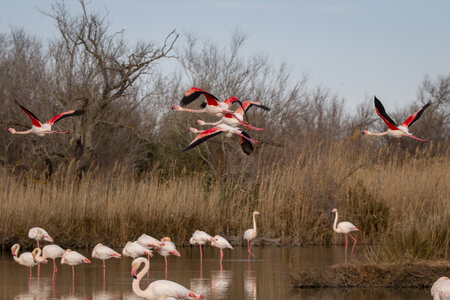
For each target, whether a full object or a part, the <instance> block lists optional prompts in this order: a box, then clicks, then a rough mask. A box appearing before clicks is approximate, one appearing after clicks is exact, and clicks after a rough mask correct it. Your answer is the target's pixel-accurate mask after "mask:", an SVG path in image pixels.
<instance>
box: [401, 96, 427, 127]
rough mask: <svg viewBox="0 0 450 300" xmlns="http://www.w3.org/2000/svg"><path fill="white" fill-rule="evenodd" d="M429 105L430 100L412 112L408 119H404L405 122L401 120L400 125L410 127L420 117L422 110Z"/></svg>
mask: <svg viewBox="0 0 450 300" xmlns="http://www.w3.org/2000/svg"><path fill="white" fill-rule="evenodd" d="M430 105H431V102H428V103H427V104H425V105H424V106H423V107H422V108H421V109H419V110H418V111H416V112H415V113H413V114H412V115H411V116H410V117H409V118H408V119H406V120H405V122H403V123H402V125H401V126H404V127H410V126H411V125H412V124H413V123H414V122H415V121H417V120H418V119H419V118H420V116H421V115H422V113H423V111H424V110H425V109H426V108H427V107H428V106H430Z"/></svg>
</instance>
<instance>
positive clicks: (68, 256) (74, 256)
mask: <svg viewBox="0 0 450 300" xmlns="http://www.w3.org/2000/svg"><path fill="white" fill-rule="evenodd" d="M82 263H86V264H90V263H91V261H90V260H89V259H87V258H86V257H84V256H83V255H82V254H80V253H78V252H77V251H72V250H70V249H67V250H66V251H65V252H64V254H63V255H62V258H61V264H67V265H70V266H72V283H73V282H75V269H74V266H76V265H79V264H82Z"/></svg>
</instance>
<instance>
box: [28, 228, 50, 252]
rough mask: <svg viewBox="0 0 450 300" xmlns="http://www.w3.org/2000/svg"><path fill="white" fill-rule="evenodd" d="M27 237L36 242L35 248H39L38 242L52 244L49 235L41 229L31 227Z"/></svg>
mask: <svg viewBox="0 0 450 300" xmlns="http://www.w3.org/2000/svg"><path fill="white" fill-rule="evenodd" d="M28 237H29V238H30V239H34V240H36V241H37V247H38V248H40V246H39V241H41V240H43V241H47V242H50V243H53V239H52V238H51V237H50V235H49V234H48V233H47V231H45V230H44V229H43V228H41V227H33V228H31V229H30V230H29V231H28Z"/></svg>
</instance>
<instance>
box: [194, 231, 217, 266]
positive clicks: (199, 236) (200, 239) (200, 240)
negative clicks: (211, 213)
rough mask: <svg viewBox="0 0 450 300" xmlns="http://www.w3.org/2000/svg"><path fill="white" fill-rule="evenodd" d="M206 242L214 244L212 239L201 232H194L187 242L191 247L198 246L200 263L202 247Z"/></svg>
mask: <svg viewBox="0 0 450 300" xmlns="http://www.w3.org/2000/svg"><path fill="white" fill-rule="evenodd" d="M206 242H214V239H213V238H212V237H211V236H210V235H209V234H207V233H206V232H204V231H201V230H196V231H195V232H194V234H192V237H191V239H190V240H189V243H190V244H191V245H195V244H198V246H199V247H200V261H201V260H202V257H203V253H202V245H204V244H206Z"/></svg>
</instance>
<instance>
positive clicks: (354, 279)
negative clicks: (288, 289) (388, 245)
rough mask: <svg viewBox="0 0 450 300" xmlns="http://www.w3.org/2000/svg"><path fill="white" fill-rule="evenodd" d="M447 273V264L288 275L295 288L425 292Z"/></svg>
mask: <svg viewBox="0 0 450 300" xmlns="http://www.w3.org/2000/svg"><path fill="white" fill-rule="evenodd" d="M449 273H450V262H449V261H446V262H431V261H427V262H420V263H385V264H349V265H344V264H341V265H333V266H331V267H329V268H328V269H327V270H326V271H324V272H322V273H317V272H314V271H310V270H302V271H297V272H292V273H291V274H290V275H291V281H292V283H293V285H294V286H295V287H296V288H340V287H363V288H364V287H370V288H429V287H431V285H432V284H433V282H435V281H436V279H437V278H439V277H441V276H443V275H444V274H449Z"/></svg>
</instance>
